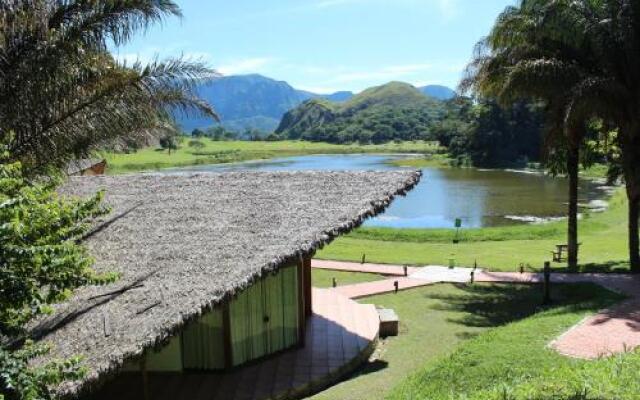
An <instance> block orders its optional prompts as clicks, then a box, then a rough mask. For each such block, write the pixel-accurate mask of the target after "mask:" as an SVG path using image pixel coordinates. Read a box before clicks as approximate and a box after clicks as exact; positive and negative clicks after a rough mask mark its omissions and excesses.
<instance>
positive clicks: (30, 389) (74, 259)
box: [0, 153, 116, 400]
mask: <svg viewBox="0 0 640 400" xmlns="http://www.w3.org/2000/svg"><path fill="white" fill-rule="evenodd" d="M5 154H6V153H3V154H2V155H0V242H1V243H2V246H0V371H2V373H0V398H3V397H4V398H5V399H7V400H11V399H45V398H51V397H52V395H51V393H50V392H49V389H50V386H55V385H56V384H58V383H60V382H62V381H63V380H65V379H74V378H77V377H78V376H79V375H81V374H82V369H81V368H80V366H79V361H80V360H79V359H77V358H74V359H70V360H63V361H57V362H53V363H48V364H45V365H41V366H38V367H32V366H30V364H29V363H30V361H31V360H33V359H34V358H37V357H39V356H42V355H44V354H46V353H47V352H48V347H47V346H46V344H34V343H33V342H32V341H31V340H30V339H29V337H28V332H26V330H25V328H24V327H25V325H26V324H27V323H28V322H29V321H31V320H33V318H35V317H37V316H40V315H42V314H48V313H51V312H52V308H51V305H52V304H54V303H58V302H60V301H62V300H64V299H65V298H67V297H68V296H69V295H70V293H71V292H72V291H73V290H74V289H76V288H78V287H80V286H83V285H87V284H101V283H107V282H112V281H113V280H115V279H116V276H115V275H113V274H105V275H99V274H96V273H95V272H94V271H93V270H92V269H91V265H92V263H93V260H92V258H91V257H90V255H89V254H88V252H87V250H86V249H85V248H84V247H83V246H82V245H79V244H78V243H77V242H78V241H79V240H80V239H82V237H83V236H84V235H85V234H86V233H87V232H88V230H89V226H90V225H89V222H90V221H91V220H93V219H94V218H95V217H97V216H100V215H103V214H104V213H106V212H107V211H108V210H106V209H105V208H104V207H102V206H101V200H102V194H101V193H99V194H97V195H96V196H94V197H93V198H90V199H88V200H68V199H63V198H60V197H59V196H58V195H57V194H56V193H55V190H54V188H55V183H56V181H55V180H54V181H50V182H47V183H35V184H34V183H32V182H30V181H28V180H27V179H25V177H24V176H23V174H22V168H21V165H20V164H19V163H8V162H7V161H6V155H5Z"/></svg>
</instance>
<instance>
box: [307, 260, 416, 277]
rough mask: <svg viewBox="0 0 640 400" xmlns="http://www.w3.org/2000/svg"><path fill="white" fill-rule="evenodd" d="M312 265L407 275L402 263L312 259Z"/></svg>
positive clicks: (321, 267) (343, 269)
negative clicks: (359, 262) (388, 263)
mask: <svg viewBox="0 0 640 400" xmlns="http://www.w3.org/2000/svg"><path fill="white" fill-rule="evenodd" d="M311 266H312V267H313V268H319V269H330V270H334V271H347V272H366V273H369V274H380V275H385V276H405V275H404V267H403V266H402V265H386V264H371V263H364V264H358V263H351V262H343V261H328V260H311ZM415 271H416V268H414V267H407V273H408V274H411V273H413V272H415Z"/></svg>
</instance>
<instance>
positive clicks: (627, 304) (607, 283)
mask: <svg viewBox="0 0 640 400" xmlns="http://www.w3.org/2000/svg"><path fill="white" fill-rule="evenodd" d="M317 265H318V266H317ZM312 266H313V267H314V268H324V269H333V270H338V271H351V272H358V271H360V272H372V270H377V272H376V273H380V274H383V273H382V272H380V271H396V272H397V271H398V268H399V269H400V270H402V266H399V265H377V264H364V265H363V264H358V263H350V262H337V261H316V260H314V262H313V263H312ZM360 266H363V268H362V269H360V268H359V267H360ZM409 271H410V273H409V276H408V277H394V278H388V279H382V280H380V281H375V282H365V283H358V284H353V285H346V286H339V287H337V288H335V289H332V290H334V291H337V292H338V293H341V294H343V295H345V296H347V297H350V298H353V299H356V298H362V297H366V296H371V295H376V294H382V293H390V292H394V291H395V290H396V287H395V282H397V283H398V290H405V289H410V288H414V287H420V286H427V285H433V284H435V283H439V282H468V281H469V280H470V272H471V269H468V268H456V269H454V270H449V269H448V268H446V267H435V266H429V267H423V268H415V267H413V268H410V270H409ZM383 275H394V274H389V273H387V274H383ZM402 275H404V273H402ZM474 280H475V281H476V282H502V283H539V282H541V281H542V274H537V273H522V274H520V273H517V272H487V271H482V270H477V271H476V272H475V276H474ZM551 280H552V282H555V283H580V282H591V283H596V284H598V285H601V286H603V287H605V288H607V289H609V290H613V291H616V292H619V293H622V294H624V295H626V296H628V297H629V298H628V299H627V300H625V301H623V302H621V303H618V304H616V305H615V306H613V307H611V308H610V309H607V310H602V311H600V312H599V313H598V314H596V315H594V316H591V317H588V318H586V319H584V320H583V321H581V322H580V323H578V324H577V325H576V326H574V327H573V328H571V329H570V330H568V331H567V332H565V333H564V334H562V335H561V336H560V337H558V338H557V339H556V340H554V341H553V342H552V343H550V347H551V348H553V349H555V350H556V351H558V352H559V353H561V354H564V355H566V356H569V357H574V358H584V359H594V358H598V357H603V356H609V355H612V354H618V353H622V352H625V351H630V350H632V349H635V348H636V347H638V346H640V276H635V275H623V274H561V273H554V274H552V276H551Z"/></svg>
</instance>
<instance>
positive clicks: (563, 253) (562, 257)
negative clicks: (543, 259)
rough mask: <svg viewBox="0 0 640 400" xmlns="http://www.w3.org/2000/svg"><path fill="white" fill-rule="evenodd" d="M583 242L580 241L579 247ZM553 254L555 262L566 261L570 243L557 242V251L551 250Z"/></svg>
mask: <svg viewBox="0 0 640 400" xmlns="http://www.w3.org/2000/svg"><path fill="white" fill-rule="evenodd" d="M580 245H582V243H578V247H580ZM551 254H552V256H553V262H557V263H561V262H566V261H567V259H568V254H569V245H568V244H557V245H556V251H552V252H551Z"/></svg>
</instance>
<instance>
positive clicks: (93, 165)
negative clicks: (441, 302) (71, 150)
mask: <svg viewBox="0 0 640 400" xmlns="http://www.w3.org/2000/svg"><path fill="white" fill-rule="evenodd" d="M106 169H107V160H105V159H104V158H103V159H98V158H90V159H83V160H75V161H71V162H70V163H69V164H68V165H67V171H66V172H67V175H69V176H96V175H104V173H105V171H106Z"/></svg>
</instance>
